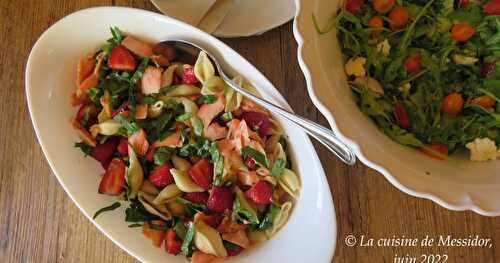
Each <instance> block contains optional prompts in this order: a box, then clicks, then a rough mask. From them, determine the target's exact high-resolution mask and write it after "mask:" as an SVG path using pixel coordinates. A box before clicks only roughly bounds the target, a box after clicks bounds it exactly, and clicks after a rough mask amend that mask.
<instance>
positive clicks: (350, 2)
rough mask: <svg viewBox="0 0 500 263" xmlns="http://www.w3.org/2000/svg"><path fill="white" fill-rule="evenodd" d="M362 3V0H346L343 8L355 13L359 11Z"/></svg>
mask: <svg viewBox="0 0 500 263" xmlns="http://www.w3.org/2000/svg"><path fill="white" fill-rule="evenodd" d="M363 5H364V3H363V0H347V2H346V3H345V10H347V11H349V12H351V13H353V14H356V13H358V12H359V11H361V8H362V7H363Z"/></svg>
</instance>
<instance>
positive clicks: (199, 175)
mask: <svg viewBox="0 0 500 263" xmlns="http://www.w3.org/2000/svg"><path fill="white" fill-rule="evenodd" d="M188 174H189V177H191V179H193V181H194V183H195V184H197V185H199V186H200V187H202V188H203V189H205V190H208V189H209V188H210V186H211V185H212V174H213V172H212V165H211V164H210V163H209V162H208V160H207V159H206V158H202V159H200V160H198V161H197V162H196V163H195V164H194V165H193V166H192V167H191V168H189V171H188Z"/></svg>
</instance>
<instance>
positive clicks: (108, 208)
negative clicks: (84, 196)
mask: <svg viewBox="0 0 500 263" xmlns="http://www.w3.org/2000/svg"><path fill="white" fill-rule="evenodd" d="M120 206H121V204H120V202H114V203H113V204H112V205H110V206H106V207H103V208H101V209H99V210H97V212H95V214H94V216H93V217H92V219H96V218H97V217H98V216H99V215H100V214H101V213H103V212H107V211H113V210H115V209H117V208H118V207H120Z"/></svg>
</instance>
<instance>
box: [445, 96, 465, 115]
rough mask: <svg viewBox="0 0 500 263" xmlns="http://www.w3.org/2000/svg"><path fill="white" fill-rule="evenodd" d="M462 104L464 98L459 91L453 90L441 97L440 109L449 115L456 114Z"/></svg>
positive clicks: (460, 109)
mask: <svg viewBox="0 0 500 263" xmlns="http://www.w3.org/2000/svg"><path fill="white" fill-rule="evenodd" d="M463 106H464V99H463V98H462V95H461V94H460V93H457V92H454V93H451V94H449V95H447V96H446V97H444V99H443V103H442V104H441V111H442V112H445V113H448V114H450V115H458V114H459V113H460V112H461V111H462V108H463Z"/></svg>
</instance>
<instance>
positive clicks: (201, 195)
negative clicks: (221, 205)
mask: <svg viewBox="0 0 500 263" xmlns="http://www.w3.org/2000/svg"><path fill="white" fill-rule="evenodd" d="M183 198H184V199H186V200H188V201H189V202H192V203H195V204H200V205H207V202H208V193H207V192H193V193H186V194H184V197H183Z"/></svg>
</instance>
